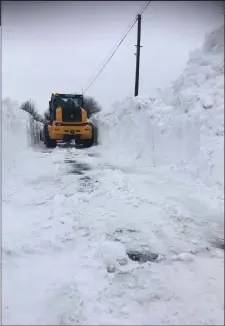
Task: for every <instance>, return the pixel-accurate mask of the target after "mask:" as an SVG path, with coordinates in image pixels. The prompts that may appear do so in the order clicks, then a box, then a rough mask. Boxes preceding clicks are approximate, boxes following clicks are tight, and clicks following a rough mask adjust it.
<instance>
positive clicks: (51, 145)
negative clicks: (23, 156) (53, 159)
mask: <svg viewBox="0 0 225 326" xmlns="http://www.w3.org/2000/svg"><path fill="white" fill-rule="evenodd" d="M56 145H57V141H56V140H55V139H51V138H50V137H49V136H48V135H47V137H46V138H45V146H46V147H48V148H55V147H56Z"/></svg>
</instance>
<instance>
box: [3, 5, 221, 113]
mask: <svg viewBox="0 0 225 326" xmlns="http://www.w3.org/2000/svg"><path fill="white" fill-rule="evenodd" d="M144 3H145V1H112V2H111V1H96V2H95V1H91V2H89V1H68V2H67V1H58V2H54V1H39V2H35V1H30V2H29V1H28V2H21V1H7V2H4V1H3V2H2V73H3V96H10V97H11V98H12V99H15V100H18V101H23V100H26V99H28V98H32V99H34V100H36V103H37V107H38V109H39V111H40V112H43V111H44V110H45V109H46V108H47V105H48V101H49V99H50V96H51V93H52V92H55V91H56V90H59V91H61V92H64V93H70V92H81V90H82V88H84V87H85V83H86V82H87V80H88V79H89V78H90V77H91V76H92V75H93V74H95V73H96V72H97V71H98V68H99V66H101V64H102V62H103V61H104V59H105V57H106V56H107V55H108V53H109V52H110V50H111V49H112V48H113V47H114V45H115V43H116V42H118V41H119V39H120V38H121V36H122V34H123V33H124V31H125V30H126V29H127V27H128V26H129V25H130V24H131V22H132V20H133V19H134V17H135V16H136V14H137V13H138V11H139V10H140V8H141V7H142V6H143V4H144ZM222 22H223V15H222V12H220V7H219V6H218V5H217V2H216V1H215V2H214V3H213V2H210V1H168V2H166V1H165V2H164V1H153V2H152V3H150V5H149V6H148V8H147V9H146V11H145V12H144V14H143V16H142V36H141V44H142V46H143V48H141V67H140V88H139V94H140V95H147V94H149V95H152V94H154V93H155V89H156V88H164V87H166V86H168V84H169V83H170V82H171V81H172V80H174V79H176V77H178V75H179V74H180V73H181V72H182V69H183V68H184V67H185V64H186V61H187V59H188V54H189V52H190V51H191V50H193V49H195V48H196V47H199V46H201V43H202V41H203V37H204V35H205V33H206V32H209V31H211V30H212V29H213V28H215V27H217V26H220V25H221V24H222ZM136 34H137V31H136V25H135V26H134V28H133V29H132V31H131V32H130V33H129V35H128V37H127V38H126V39H125V41H124V42H123V44H122V45H121V47H120V48H119V50H118V51H117V52H116V54H115V55H114V57H113V58H112V60H111V61H110V63H109V64H108V65H107V67H106V68H105V69H104V71H103V72H102V73H101V75H100V76H99V77H98V79H97V80H96V81H95V83H94V84H93V85H92V87H91V88H90V89H89V90H88V92H87V95H91V96H94V97H95V98H96V99H97V101H98V102H99V103H100V104H101V105H102V107H103V108H104V107H105V106H108V105H110V104H111V103H112V102H114V101H116V100H121V99H123V98H126V97H129V96H133V94H134V79H135V55H134V53H135V51H136V48H135V46H134V45H135V44H136Z"/></svg>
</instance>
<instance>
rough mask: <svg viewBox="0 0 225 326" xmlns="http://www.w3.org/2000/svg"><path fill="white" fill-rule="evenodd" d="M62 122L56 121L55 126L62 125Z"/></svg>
mask: <svg viewBox="0 0 225 326" xmlns="http://www.w3.org/2000/svg"><path fill="white" fill-rule="evenodd" d="M61 125H62V124H61V123H57V122H56V123H55V124H54V126H61Z"/></svg>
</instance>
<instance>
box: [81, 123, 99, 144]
mask: <svg viewBox="0 0 225 326" xmlns="http://www.w3.org/2000/svg"><path fill="white" fill-rule="evenodd" d="M90 125H91V126H92V137H91V139H84V140H82V144H83V146H84V147H91V146H93V145H94V144H95V141H96V128H95V126H94V125H93V124H92V123H90Z"/></svg>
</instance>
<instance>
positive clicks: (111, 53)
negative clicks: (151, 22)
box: [83, 1, 151, 93]
mask: <svg viewBox="0 0 225 326" xmlns="http://www.w3.org/2000/svg"><path fill="white" fill-rule="evenodd" d="M150 2H151V1H147V3H145V5H144V6H143V8H142V9H141V11H140V12H139V13H138V14H139V15H142V14H143V12H144V11H145V10H146V8H147V7H148V5H149V4H150ZM138 14H137V15H136V18H135V19H134V20H133V22H132V23H131V24H130V25H129V27H128V28H127V30H126V32H125V35H124V34H123V37H122V38H121V40H120V41H119V43H118V42H117V43H118V44H117V43H116V45H115V46H114V47H113V48H112V50H111V51H110V52H109V54H108V56H107V57H106V59H105V60H104V61H103V65H101V69H100V71H99V72H98V73H97V75H96V76H95V77H94V78H93V79H92V77H91V78H89V79H88V81H87V82H86V83H85V85H87V84H88V82H89V81H90V80H91V82H90V83H89V84H88V87H87V88H86V89H85V90H84V91H83V93H84V92H86V91H87V90H88V89H89V88H90V87H91V85H92V84H93V83H94V82H95V80H96V79H97V78H98V76H99V75H100V74H101V72H102V71H103V69H104V68H105V66H106V65H107V64H108V62H109V61H110V60H111V58H112V57H113V56H114V54H115V53H116V51H117V50H118V48H119V47H120V45H121V44H122V43H123V41H124V40H125V38H126V37H127V35H128V34H129V32H130V31H131V29H132V28H133V26H134V25H135V23H136V21H137V16H138ZM108 57H109V58H108ZM107 58H108V59H107ZM106 60H107V61H106ZM105 61H106V62H105ZM92 76H93V75H92Z"/></svg>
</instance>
